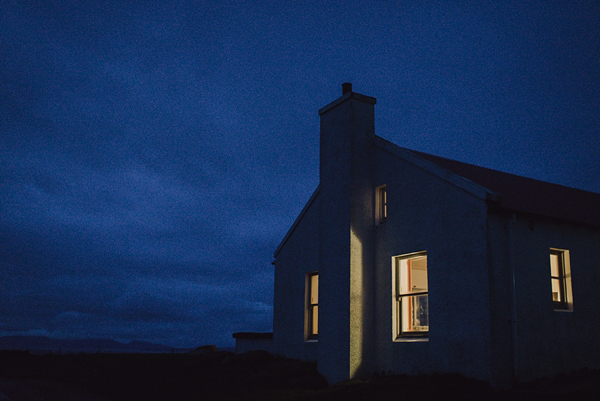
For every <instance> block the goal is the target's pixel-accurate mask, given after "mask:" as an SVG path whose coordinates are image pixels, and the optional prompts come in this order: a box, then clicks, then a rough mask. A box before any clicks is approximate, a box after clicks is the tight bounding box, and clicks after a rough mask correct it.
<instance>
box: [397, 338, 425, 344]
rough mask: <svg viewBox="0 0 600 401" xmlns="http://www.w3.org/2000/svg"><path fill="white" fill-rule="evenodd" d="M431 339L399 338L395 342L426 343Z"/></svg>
mask: <svg viewBox="0 0 600 401" xmlns="http://www.w3.org/2000/svg"><path fill="white" fill-rule="evenodd" d="M428 341H429V337H398V338H396V339H395V340H394V342H395V343H426V342H428Z"/></svg>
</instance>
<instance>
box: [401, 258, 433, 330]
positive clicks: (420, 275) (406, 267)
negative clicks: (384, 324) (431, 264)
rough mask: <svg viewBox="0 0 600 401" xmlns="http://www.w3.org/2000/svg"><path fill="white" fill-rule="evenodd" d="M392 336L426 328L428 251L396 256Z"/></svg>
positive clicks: (427, 312)
mask: <svg viewBox="0 0 600 401" xmlns="http://www.w3.org/2000/svg"><path fill="white" fill-rule="evenodd" d="M394 273H395V274H394V277H395V281H396V283H395V294H394V299H395V316H394V320H395V324H394V327H395V333H394V336H395V339H399V338H401V337H404V336H423V335H426V334H427V332H428V331H429V295H428V284H427V255H426V253H425V252H419V253H417V254H410V255H407V256H398V257H396V258H395V272H394Z"/></svg>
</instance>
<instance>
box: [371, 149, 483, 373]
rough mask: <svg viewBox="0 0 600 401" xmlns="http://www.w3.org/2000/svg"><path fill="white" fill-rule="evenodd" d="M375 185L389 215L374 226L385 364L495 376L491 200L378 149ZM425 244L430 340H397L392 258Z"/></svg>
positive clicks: (381, 362)
mask: <svg viewBox="0 0 600 401" xmlns="http://www.w3.org/2000/svg"><path fill="white" fill-rule="evenodd" d="M376 156H377V157H376V173H375V185H376V186H378V185H383V184H385V185H386V189H387V193H388V211H389V213H388V218H387V221H386V222H385V223H383V224H381V225H379V226H378V227H377V233H376V243H377V245H376V246H377V250H376V269H377V272H376V287H377V288H376V291H375V292H376V305H377V307H376V311H375V314H376V333H377V355H378V361H377V366H378V370H379V371H392V372H394V373H410V374H414V373H421V372H460V373H462V374H464V375H467V376H470V377H476V378H481V379H489V378H490V342H489V339H490V319H489V312H490V310H489V308H490V304H489V283H488V277H487V274H488V271H487V257H488V255H487V240H486V238H487V237H486V213H487V209H486V204H485V202H484V201H483V200H482V199H480V198H477V197H475V196H474V195H471V194H469V193H467V192H466V191H465V190H463V189H460V188H458V187H456V186H454V185H452V184H450V183H448V182H447V181H445V180H443V179H441V178H440V177H436V176H434V175H433V174H431V173H428V172H426V171H425V170H423V169H421V168H418V167H416V166H414V165H413V164H410V163H408V162H406V161H404V160H403V159H400V158H397V157H395V156H392V155H391V154H389V153H388V152H386V151H384V150H382V149H379V148H377V153H376ZM418 251H427V259H428V287H429V324H430V326H429V330H430V331H429V339H428V341H427V342H396V341H392V310H393V309H392V302H393V299H392V274H391V272H392V261H391V259H392V257H393V256H396V255H402V254H407V253H411V252H418Z"/></svg>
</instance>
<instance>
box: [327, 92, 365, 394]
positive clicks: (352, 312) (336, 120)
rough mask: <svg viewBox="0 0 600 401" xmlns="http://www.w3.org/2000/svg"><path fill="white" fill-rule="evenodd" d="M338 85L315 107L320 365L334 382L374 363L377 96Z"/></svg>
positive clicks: (358, 373) (347, 377) (358, 375)
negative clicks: (318, 133)
mask: <svg viewBox="0 0 600 401" xmlns="http://www.w3.org/2000/svg"><path fill="white" fill-rule="evenodd" d="M342 88H343V95H342V96H341V97H339V98H338V99H336V100H334V101H333V102H331V103H329V104H328V105H327V106H325V107H323V108H321V109H320V110H319V115H320V119H321V124H320V126H321V136H320V167H319V208H318V213H319V238H321V239H322V240H323V239H326V240H327V242H322V243H321V246H320V248H319V298H320V302H321V304H320V306H319V371H320V372H321V373H322V374H323V375H324V376H325V377H326V378H327V379H328V380H329V381H330V382H332V383H334V382H338V381H342V380H347V379H351V378H355V377H364V376H369V375H370V374H371V372H372V371H373V370H374V369H375V368H374V366H375V360H374V355H375V353H374V349H373V347H374V344H375V339H374V338H375V331H374V326H375V320H374V316H375V308H374V304H373V301H374V300H375V293H374V291H375V276H374V274H375V273H374V272H375V270H376V269H375V257H374V255H375V251H374V249H375V240H374V238H375V236H374V233H375V231H374V230H375V223H374V216H375V212H374V188H375V187H374V182H373V168H374V167H373V165H374V152H375V150H374V145H373V142H374V140H375V102H376V100H375V98H373V97H370V96H365V95H361V94H359V93H356V92H352V84H350V83H344V84H343V85H342ZM325 244H326V245H327V246H325ZM321 305H322V306H321ZM340 336H341V337H340Z"/></svg>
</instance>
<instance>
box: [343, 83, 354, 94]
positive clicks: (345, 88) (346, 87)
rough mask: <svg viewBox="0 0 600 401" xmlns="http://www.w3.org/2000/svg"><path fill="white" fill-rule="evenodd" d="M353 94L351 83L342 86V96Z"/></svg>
mask: <svg viewBox="0 0 600 401" xmlns="http://www.w3.org/2000/svg"><path fill="white" fill-rule="evenodd" d="M349 92H352V84H351V83H350V82H345V83H343V84H342V95H345V94H346V93H349Z"/></svg>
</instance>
